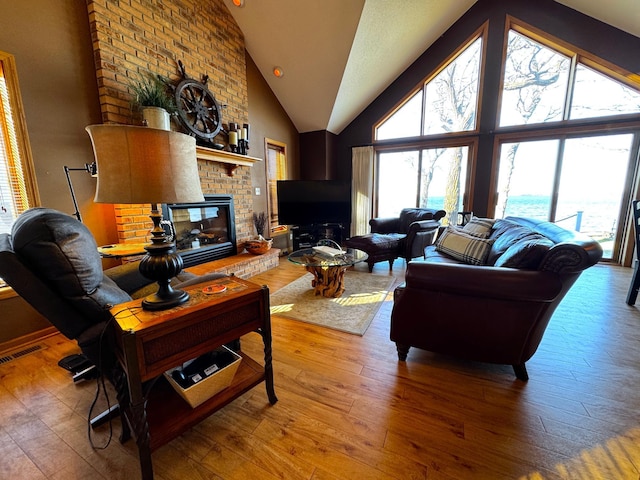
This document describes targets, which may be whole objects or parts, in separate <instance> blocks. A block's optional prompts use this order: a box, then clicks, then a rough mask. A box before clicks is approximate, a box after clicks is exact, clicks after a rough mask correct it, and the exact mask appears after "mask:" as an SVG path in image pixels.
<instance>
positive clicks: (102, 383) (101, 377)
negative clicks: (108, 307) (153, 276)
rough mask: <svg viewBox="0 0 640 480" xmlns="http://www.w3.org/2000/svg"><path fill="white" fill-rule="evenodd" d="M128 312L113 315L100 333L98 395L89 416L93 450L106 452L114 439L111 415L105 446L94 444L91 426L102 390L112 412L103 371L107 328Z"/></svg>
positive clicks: (88, 432)
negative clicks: (103, 348) (103, 347)
mask: <svg viewBox="0 0 640 480" xmlns="http://www.w3.org/2000/svg"><path fill="white" fill-rule="evenodd" d="M127 310H131V309H128V308H127V309H123V310H120V311H119V312H116V313H114V314H112V315H111V318H109V320H108V321H107V322H106V323H105V325H104V328H103V329H102V331H101V332H100V338H99V340H98V342H99V343H98V363H99V364H98V372H99V374H98V377H97V378H96V394H95V396H94V398H93V401H92V402H91V406H90V407H89V413H88V416H87V437H88V438H89V443H90V445H91V448H93V449H94V450H105V449H106V448H107V447H108V446H109V444H110V443H111V439H112V438H113V419H112V416H111V415H108V419H107V421H108V423H109V436H108V437H107V440H106V443H105V444H104V445H95V444H94V442H93V437H92V435H91V430H92V426H91V418H92V416H93V410H94V408H95V406H96V404H97V403H98V399H99V398H100V390H101V389H102V391H103V393H104V398H105V401H106V402H107V411H108V412H110V411H111V408H112V406H111V401H110V399H109V392H108V391H107V386H106V385H105V381H104V373H103V369H102V345H103V343H104V336H105V334H106V332H107V328H108V327H109V325H110V324H111V322H112V321H115V318H116V316H118V315H119V314H120V313H122V312H124V311H127Z"/></svg>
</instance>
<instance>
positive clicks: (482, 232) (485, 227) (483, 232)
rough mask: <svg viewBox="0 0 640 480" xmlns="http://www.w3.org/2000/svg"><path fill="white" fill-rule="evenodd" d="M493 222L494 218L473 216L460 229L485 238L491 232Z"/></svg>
mask: <svg viewBox="0 0 640 480" xmlns="http://www.w3.org/2000/svg"><path fill="white" fill-rule="evenodd" d="M494 223H495V219H494V218H479V217H473V218H472V219H471V220H469V222H467V224H466V225H465V226H464V227H462V231H463V232H465V233H468V234H469V235H473V236H475V237H482V238H487V237H488V236H489V234H490V233H491V229H492V228H493V224H494Z"/></svg>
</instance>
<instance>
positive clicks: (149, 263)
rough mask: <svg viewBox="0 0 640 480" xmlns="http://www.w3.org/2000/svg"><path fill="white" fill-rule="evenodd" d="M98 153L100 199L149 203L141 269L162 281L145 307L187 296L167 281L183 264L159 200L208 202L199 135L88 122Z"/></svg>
mask: <svg viewBox="0 0 640 480" xmlns="http://www.w3.org/2000/svg"><path fill="white" fill-rule="evenodd" d="M86 130H87V132H88V133H89V136H90V137H91V143H92V145H93V152H94V155H95V159H96V163H97V166H98V171H99V172H100V175H99V176H98V183H97V187H96V196H95V198H94V201H96V202H98V203H119V204H120V203H132V204H143V203H150V204H151V215H150V216H151V220H152V221H153V229H152V230H151V245H148V246H147V247H145V250H146V251H147V254H146V255H145V256H144V257H143V258H142V260H141V261H140V273H141V274H142V275H144V276H145V277H146V278H148V279H150V280H155V281H156V282H157V283H158V291H157V292H156V293H154V294H153V295H150V296H148V297H146V298H145V299H144V300H143V302H142V307H143V308H144V309H146V310H164V309H167V308H171V307H174V306H176V305H179V304H181V303H183V302H186V301H187V300H188V299H189V294H188V293H187V292H184V291H182V290H174V289H173V288H172V287H171V285H170V284H169V282H170V280H171V278H173V277H175V276H176V275H177V274H178V273H180V271H181V270H182V267H183V262H182V257H180V255H178V254H177V253H176V247H175V243H174V242H169V241H168V239H167V236H166V234H165V231H164V229H163V228H162V226H161V225H160V222H161V221H162V214H161V213H160V211H159V209H158V204H161V203H196V202H202V201H204V196H203V195H202V190H201V188H200V177H199V175H198V163H197V158H196V140H195V138H193V137H190V136H188V135H185V134H182V133H178V132H172V131H169V130H159V129H155V128H149V127H137V126H130V125H90V126H88V127H86Z"/></svg>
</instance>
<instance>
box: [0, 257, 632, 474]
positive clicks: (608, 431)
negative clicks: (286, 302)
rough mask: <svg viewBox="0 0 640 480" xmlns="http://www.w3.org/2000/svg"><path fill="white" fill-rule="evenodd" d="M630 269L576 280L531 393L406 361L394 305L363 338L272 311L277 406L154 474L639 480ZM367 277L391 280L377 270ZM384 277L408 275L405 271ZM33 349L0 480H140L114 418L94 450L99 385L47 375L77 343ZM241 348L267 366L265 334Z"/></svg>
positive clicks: (279, 275)
mask: <svg viewBox="0 0 640 480" xmlns="http://www.w3.org/2000/svg"><path fill="white" fill-rule="evenodd" d="M358 269H360V270H363V271H366V266H364V265H362V266H361V267H360V266H359V267H358ZM302 273H304V270H303V269H302V268H301V267H298V266H295V265H293V264H290V263H288V262H286V261H283V262H282V263H281V266H280V267H278V268H277V269H274V270H271V271H269V272H267V273H265V274H261V275H260V276H258V277H254V280H255V281H257V282H258V283H261V284H262V283H266V284H267V285H269V286H270V289H271V290H272V291H274V290H277V289H278V288H281V287H282V286H284V285H286V284H287V283H289V282H290V281H292V280H293V279H295V278H297V277H298V276H299V275H301V274H302ZM630 273H631V271H630V269H625V268H619V267H610V266H600V265H599V266H596V267H594V268H592V269H590V270H589V271H587V272H586V273H585V274H583V276H582V277H581V278H580V280H579V281H578V283H577V284H576V285H575V286H574V288H573V289H572V290H571V291H570V292H569V294H568V297H567V298H566V299H565V301H564V302H563V303H562V304H561V305H560V307H559V309H558V310H557V312H556V314H555V316H554V318H553V319H552V321H551V324H550V326H549V328H548V330H547V333H546V335H545V338H544V340H543V342H542V344H541V346H540V348H539V350H538V352H537V353H536V354H535V355H534V357H533V358H532V359H531V360H530V361H529V362H528V364H527V365H528V370H529V375H530V377H531V379H530V380H529V382H528V383H523V382H521V381H518V380H516V379H515V377H514V376H513V372H512V370H511V367H508V366H496V365H487V364H475V363H468V362H462V361H459V360H456V359H451V358H445V357H442V356H437V355H434V354H431V353H428V352H424V351H419V350H416V349H412V350H411V351H410V353H409V358H408V361H407V362H406V363H399V362H398V361H397V357H396V353H395V348H394V345H393V344H392V343H391V342H390V341H389V317H390V312H391V305H392V303H391V301H390V299H389V301H387V302H386V303H385V305H384V306H383V307H382V309H381V310H380V312H379V313H378V315H377V316H376V318H375V320H374V321H373V323H372V325H371V327H370V328H369V330H368V331H367V332H366V334H365V335H364V336H363V337H358V336H354V335H349V334H346V333H340V332H337V331H332V330H328V329H323V328H319V327H314V326H312V325H309V324H305V323H300V322H295V321H291V320H287V319H284V318H278V317H275V316H274V317H273V319H272V323H273V331H274V368H275V383H276V393H277V395H278V397H279V402H278V403H277V404H276V405H275V406H269V404H268V402H267V398H266V394H265V391H264V388H263V386H262V385H260V386H258V387H256V388H254V389H253V390H252V391H251V392H249V393H247V394H245V395H244V396H243V397H241V398H239V399H237V400H236V401H235V402H233V403H232V404H230V405H228V406H227V407H225V408H224V409H223V410H221V411H219V412H217V413H216V414H214V415H213V416H211V417H210V418H209V419H207V420H206V421H204V422H202V423H201V424H199V425H198V426H197V427H195V428H194V429H193V430H192V431H190V432H188V433H187V434H185V435H183V436H182V437H180V438H178V439H176V440H174V441H173V442H171V443H170V444H168V445H166V446H165V447H163V448H161V449H160V450H158V451H156V452H155V453H154V454H153V462H154V469H155V473H156V478H157V479H167V480H168V479H251V480H262V479H267V480H268V479H276V478H280V479H314V480H334V479H348V480H351V479H356V478H358V479H386V478H389V479H391V478H393V479H423V478H426V479H448V480H451V479H492V480H493V479H527V480H539V479H556V478H566V479H580V480H588V479H633V480H638V479H640V473H639V472H640V408H639V407H640V311H639V308H640V304H639V307H628V306H627V305H626V304H625V303H624V299H625V295H626V289H627V287H628V285H629V281H630ZM374 274H381V275H388V274H389V272H388V270H387V268H386V264H384V263H380V264H378V265H377V266H376V268H375V270H374ZM392 274H393V275H395V276H396V277H397V278H399V279H401V278H402V276H403V274H404V268H403V265H402V262H400V261H396V269H395V270H394V271H393V272H392ZM451 308H456V306H455V305H451ZM422 313H424V314H426V313H428V312H422ZM420 314H421V312H416V315H420ZM40 343H41V344H43V345H44V346H45V347H46V348H45V349H43V350H41V351H39V352H37V353H32V354H29V355H26V356H24V357H21V358H18V359H16V360H12V361H10V362H7V363H4V364H0V378H1V379H2V381H1V384H0V479H29V480H32V479H43V478H48V479H61V480H70V479H102V478H106V479H126V480H132V479H135V478H139V469H138V462H137V457H136V447H135V444H134V443H133V442H132V441H130V442H128V443H126V444H125V445H120V444H119V442H118V440H117V436H118V434H119V430H120V426H119V423H118V422H117V421H116V422H115V423H114V439H113V440H112V442H111V444H110V445H109V446H108V447H107V448H106V449H105V450H93V449H92V448H91V446H90V444H89V442H88V440H87V428H86V415H87V410H88V407H89V404H90V403H91V400H92V398H93V396H94V393H95V388H96V387H95V383H93V382H91V383H84V384H78V385H74V384H73V383H72V382H71V379H70V378H69V375H68V374H67V372H65V371H64V370H62V369H61V368H59V367H57V365H56V362H57V361H58V359H59V358H61V357H62V356H64V355H67V354H70V353H73V352H76V351H77V348H76V347H75V345H74V343H72V342H69V341H67V340H65V339H64V338H63V337H62V336H60V335H56V336H54V337H51V338H49V339H47V340H46V341H43V342H40ZM243 349H244V350H245V351H247V352H248V353H249V354H251V355H253V356H254V357H255V358H261V355H260V353H261V352H260V339H259V336H258V335H256V334H251V335H248V336H246V337H245V338H243ZM107 433H108V429H107V428H106V427H103V428H101V429H100V431H99V432H98V434H97V435H96V436H95V438H94V441H95V442H96V443H103V442H104V441H105V440H106V438H107Z"/></svg>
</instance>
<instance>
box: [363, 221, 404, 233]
mask: <svg viewBox="0 0 640 480" xmlns="http://www.w3.org/2000/svg"><path fill="white" fill-rule="evenodd" d="M369 225H370V226H371V233H398V232H399V230H398V229H399V228H400V219H399V218H372V219H371V220H369Z"/></svg>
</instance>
